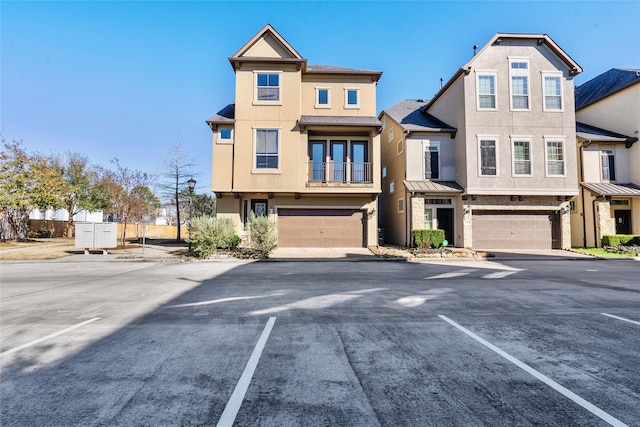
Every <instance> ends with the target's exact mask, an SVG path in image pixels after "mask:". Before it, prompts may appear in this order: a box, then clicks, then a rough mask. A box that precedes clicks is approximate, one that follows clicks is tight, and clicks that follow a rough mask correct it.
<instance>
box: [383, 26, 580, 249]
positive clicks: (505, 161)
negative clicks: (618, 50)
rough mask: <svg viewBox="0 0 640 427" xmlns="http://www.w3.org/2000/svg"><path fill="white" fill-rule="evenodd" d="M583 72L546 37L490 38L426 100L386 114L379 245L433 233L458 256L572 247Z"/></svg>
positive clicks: (405, 242) (403, 242) (402, 105)
mask: <svg viewBox="0 0 640 427" xmlns="http://www.w3.org/2000/svg"><path fill="white" fill-rule="evenodd" d="M580 72H582V68H581V67H580V66H579V65H578V64H577V63H576V62H575V61H574V60H573V59H572V58H571V57H570V56H569V55H567V53H565V52H564V51H563V50H562V49H561V48H560V47H559V46H558V45H557V44H556V43H555V42H554V41H553V40H552V39H551V38H550V37H549V36H547V35H545V34H496V35H495V36H494V37H493V38H492V39H491V40H490V41H489V42H488V43H487V44H486V45H485V46H484V47H483V48H482V49H480V51H479V52H477V54H474V56H473V58H472V59H471V60H470V61H469V62H467V63H466V64H464V65H463V66H462V67H461V68H460V69H459V70H458V71H457V72H456V73H455V74H454V75H453V77H452V78H451V79H450V80H449V81H448V82H447V83H446V84H444V86H443V87H442V88H441V90H440V91H439V92H438V93H437V94H436V95H435V96H434V97H433V98H432V99H431V100H430V101H410V100H407V101H402V102H401V103H399V104H396V105H395V106H393V107H390V108H388V109H385V110H384V111H383V112H382V113H381V114H380V115H379V118H380V119H381V121H382V122H383V124H384V130H383V132H382V137H381V139H382V140H381V146H382V168H383V169H382V175H383V178H382V180H383V182H382V184H383V194H382V196H381V198H380V210H381V212H383V214H382V215H383V216H382V218H381V226H382V227H383V228H384V229H385V241H387V242H390V243H394V244H399V245H411V244H412V242H411V231H412V230H414V229H423V228H434V229H435V228H440V229H444V230H445V234H446V236H447V240H449V242H450V244H452V245H455V246H460V247H469V248H475V249H517V248H527V249H548V248H568V247H570V245H571V228H570V214H569V210H570V208H569V206H570V200H571V199H572V198H573V197H575V196H577V195H578V174H577V156H576V150H575V148H574V145H573V144H574V141H575V139H576V131H575V110H574V108H573V106H574V81H573V79H574V77H575V75H577V74H578V73H580Z"/></svg>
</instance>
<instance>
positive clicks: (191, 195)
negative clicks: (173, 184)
mask: <svg viewBox="0 0 640 427" xmlns="http://www.w3.org/2000/svg"><path fill="white" fill-rule="evenodd" d="M187 185H188V186H189V227H188V230H189V255H191V214H192V212H193V210H192V206H193V189H194V188H195V187H196V180H195V179H193V178H191V179H189V181H187ZM178 226H179V225H178Z"/></svg>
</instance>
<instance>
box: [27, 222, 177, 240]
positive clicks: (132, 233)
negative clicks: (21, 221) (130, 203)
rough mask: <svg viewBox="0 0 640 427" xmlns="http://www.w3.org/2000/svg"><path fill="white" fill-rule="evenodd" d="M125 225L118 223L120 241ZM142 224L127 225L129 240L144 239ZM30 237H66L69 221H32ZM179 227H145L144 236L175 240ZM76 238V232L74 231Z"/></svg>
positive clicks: (29, 230) (28, 230)
mask: <svg viewBox="0 0 640 427" xmlns="http://www.w3.org/2000/svg"><path fill="white" fill-rule="evenodd" d="M123 227H124V224H120V223H118V239H120V238H121V237H122V228H123ZM142 231H143V230H142V224H127V239H138V238H141V237H142ZM27 232H28V236H29V237H66V236H67V221H56V220H47V219H31V220H29V224H28V227H27ZM177 233H178V227H177V226H175V225H150V224H147V225H145V229H144V235H145V237H146V238H148V239H175V238H176V235H177ZM74 236H75V230H74ZM188 236H189V230H188V229H187V227H186V226H184V225H183V226H182V227H180V237H181V238H183V239H184V238H185V237H188Z"/></svg>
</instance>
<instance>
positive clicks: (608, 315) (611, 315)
mask: <svg viewBox="0 0 640 427" xmlns="http://www.w3.org/2000/svg"><path fill="white" fill-rule="evenodd" d="M600 314H602V315H603V316H607V317H613V318H614V319H618V320H624V321H625V322H629V323H633V324H635V325H640V322H636V321H635V320H629V319H625V318H624V317H619V316H614V315H613V314H607V313H600Z"/></svg>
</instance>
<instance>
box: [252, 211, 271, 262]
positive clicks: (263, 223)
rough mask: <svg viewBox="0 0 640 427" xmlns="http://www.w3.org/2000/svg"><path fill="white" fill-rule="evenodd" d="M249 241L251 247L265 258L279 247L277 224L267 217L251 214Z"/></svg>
mask: <svg viewBox="0 0 640 427" xmlns="http://www.w3.org/2000/svg"><path fill="white" fill-rule="evenodd" d="M248 225H249V241H250V243H251V246H252V247H253V248H254V249H255V250H256V251H257V252H258V253H259V254H260V255H261V256H263V257H266V256H267V255H269V254H270V253H271V252H272V251H273V250H274V249H275V248H277V247H278V233H277V231H276V224H275V223H274V222H272V221H270V220H269V218H267V217H266V216H255V215H254V214H253V213H251V214H249V224H248Z"/></svg>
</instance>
